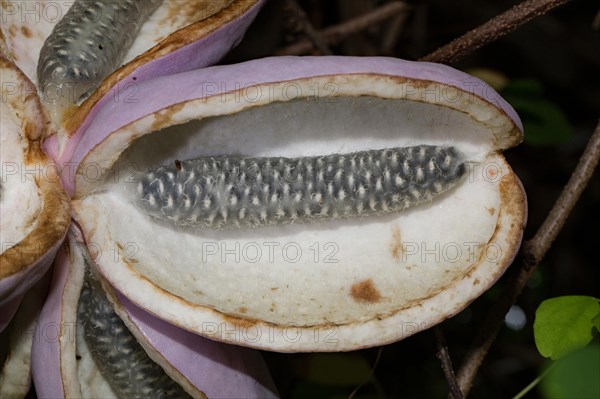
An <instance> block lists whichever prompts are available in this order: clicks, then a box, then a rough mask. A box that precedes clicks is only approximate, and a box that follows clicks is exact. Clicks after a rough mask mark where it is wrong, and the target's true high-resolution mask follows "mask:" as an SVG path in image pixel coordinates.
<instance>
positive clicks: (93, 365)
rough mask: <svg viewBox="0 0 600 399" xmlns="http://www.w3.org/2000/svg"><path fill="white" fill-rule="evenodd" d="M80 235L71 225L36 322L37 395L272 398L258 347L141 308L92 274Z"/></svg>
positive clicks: (46, 396) (90, 261)
mask: <svg viewBox="0 0 600 399" xmlns="http://www.w3.org/2000/svg"><path fill="white" fill-rule="evenodd" d="M81 238H82V237H81V235H80V234H79V232H78V230H77V227H76V226H73V227H72V228H71V232H70V234H69V239H68V242H66V243H65V244H64V245H63V247H61V249H60V251H59V253H58V256H57V259H56V262H55V264H54V270H53V276H52V282H51V287H50V294H49V296H48V299H47V300H46V303H45V305H44V308H43V310H42V313H41V315H40V319H39V323H38V326H37V334H36V339H35V340H34V346H33V354H32V362H33V365H32V370H33V380H34V384H35V389H36V393H37V396H38V397H39V398H63V397H64V398H81V397H83V398H121V399H126V398H127V399H128V398H147V397H165V398H170V397H177V398H186V397H193V398H207V397H211V398H212V397H215V398H234V397H235V398H276V397H277V391H276V388H275V387H274V384H273V382H272V380H271V377H270V374H269V371H268V369H267V367H266V365H265V363H264V361H263V359H262V357H261V355H260V353H259V352H258V351H255V350H253V349H248V348H240V347H235V346H231V345H226V344H222V343H219V342H215V341H211V340H208V339H206V338H203V337H200V336H198V335H195V334H192V333H190V332H187V331H184V330H182V329H179V328H177V327H175V326H173V325H171V324H168V323H166V322H164V321H162V320H160V319H157V318H155V317H154V316H152V315H150V314H149V313H147V312H145V311H143V310H142V309H140V308H139V307H137V306H136V305H134V304H133V303H131V302H130V301H128V300H127V299H126V298H125V297H123V296H122V295H121V294H119V293H118V292H117V291H115V290H113V289H112V288H111V287H110V286H109V285H108V284H106V282H105V281H104V280H103V279H102V278H101V277H100V276H99V275H97V273H96V271H95V267H96V266H95V264H94V261H93V258H92V256H91V255H90V254H89V252H88V251H87V248H86V246H85V244H83V242H82V241H80V240H81ZM92 247H93V246H92ZM95 255H96V256H97V255H98V254H95Z"/></svg>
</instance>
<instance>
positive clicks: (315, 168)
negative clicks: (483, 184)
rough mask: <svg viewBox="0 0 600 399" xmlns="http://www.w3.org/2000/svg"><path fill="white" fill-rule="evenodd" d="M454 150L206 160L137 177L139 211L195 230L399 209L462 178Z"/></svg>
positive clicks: (423, 147) (461, 166)
mask: <svg viewBox="0 0 600 399" xmlns="http://www.w3.org/2000/svg"><path fill="white" fill-rule="evenodd" d="M464 171H465V165H464V159H463V156H462V154H461V153H460V152H459V151H458V150H457V149H456V148H455V147H443V146H429V145H420V146H414V147H399V148H389V149H381V150H369V151H360V152H354V153H349V154H333V155H326V156H313V157H302V158H273V157H271V158H267V157H265V158H240V157H227V156H219V157H203V158H198V159H192V160H187V161H175V162H174V163H173V164H172V165H166V166H161V167H159V168H158V169H153V170H147V171H145V172H143V173H140V174H139V175H138V176H137V178H138V180H139V183H138V185H137V190H136V196H137V203H138V205H139V206H140V207H141V208H142V209H143V210H144V211H145V212H146V213H148V214H149V215H151V216H153V217H156V218H159V219H165V220H169V221H171V222H174V223H176V224H178V225H185V226H194V227H199V228H215V229H222V228H245V227H257V226H263V225H274V224H280V223H296V222H312V221H317V220H334V219H339V218H352V217H361V216H371V215H383V214H386V213H390V212H397V211H402V210H404V209H406V208H408V207H411V206H415V205H418V204H421V203H423V202H426V201H431V200H432V199H433V198H435V197H436V196H438V195H440V194H442V193H444V192H446V191H448V190H449V189H451V188H452V187H454V186H456V185H457V184H458V182H459V181H460V178H461V176H462V175H463V174H464Z"/></svg>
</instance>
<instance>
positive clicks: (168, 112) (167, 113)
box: [151, 103, 185, 130]
mask: <svg viewBox="0 0 600 399" xmlns="http://www.w3.org/2000/svg"><path fill="white" fill-rule="evenodd" d="M184 106H185V103H179V104H174V105H171V106H170V107H169V108H167V109H164V110H162V111H160V112H157V113H156V114H155V115H154V121H153V122H152V126H151V130H160V129H162V128H163V127H165V126H167V125H168V124H169V122H171V121H172V119H173V115H175V114H176V113H178V112H179V111H181V109H182V108H183V107H184Z"/></svg>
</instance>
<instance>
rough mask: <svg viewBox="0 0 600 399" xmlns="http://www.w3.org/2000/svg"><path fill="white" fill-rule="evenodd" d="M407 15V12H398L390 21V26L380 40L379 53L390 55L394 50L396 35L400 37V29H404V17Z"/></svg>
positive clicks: (396, 40)
mask: <svg viewBox="0 0 600 399" xmlns="http://www.w3.org/2000/svg"><path fill="white" fill-rule="evenodd" d="M407 17H408V13H405V12H403V13H400V14H398V15H397V16H395V17H394V18H392V20H391V21H390V26H389V28H388V30H387V33H386V34H385V36H384V38H383V40H382V41H381V53H382V54H385V55H392V54H393V52H394V47H396V43H397V42H398V37H400V33H401V32H402V29H404V24H405V22H406V18H407Z"/></svg>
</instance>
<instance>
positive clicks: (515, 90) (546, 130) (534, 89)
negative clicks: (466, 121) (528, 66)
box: [501, 79, 572, 145]
mask: <svg viewBox="0 0 600 399" xmlns="http://www.w3.org/2000/svg"><path fill="white" fill-rule="evenodd" d="M501 94H502V96H503V97H504V98H505V99H506V101H508V102H509V103H510V104H511V105H512V106H513V107H514V108H515V110H516V111H517V113H518V114H519V116H520V117H521V120H522V121H523V127H524V129H525V142H526V143H529V144H533V145H543V144H560V143H564V142H566V141H569V140H570V139H571V135H572V132H571V125H570V124H569V121H568V120H567V117H566V116H565V114H564V113H563V112H562V111H561V109H560V108H559V107H558V106H556V104H554V103H552V102H551V101H550V100H548V99H547V98H546V97H545V96H544V90H543V87H542V85H541V84H540V83H539V82H538V81H536V80H531V79H522V80H513V81H511V82H510V83H508V84H507V85H506V86H505V87H504V88H503V89H502V91H501Z"/></svg>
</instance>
